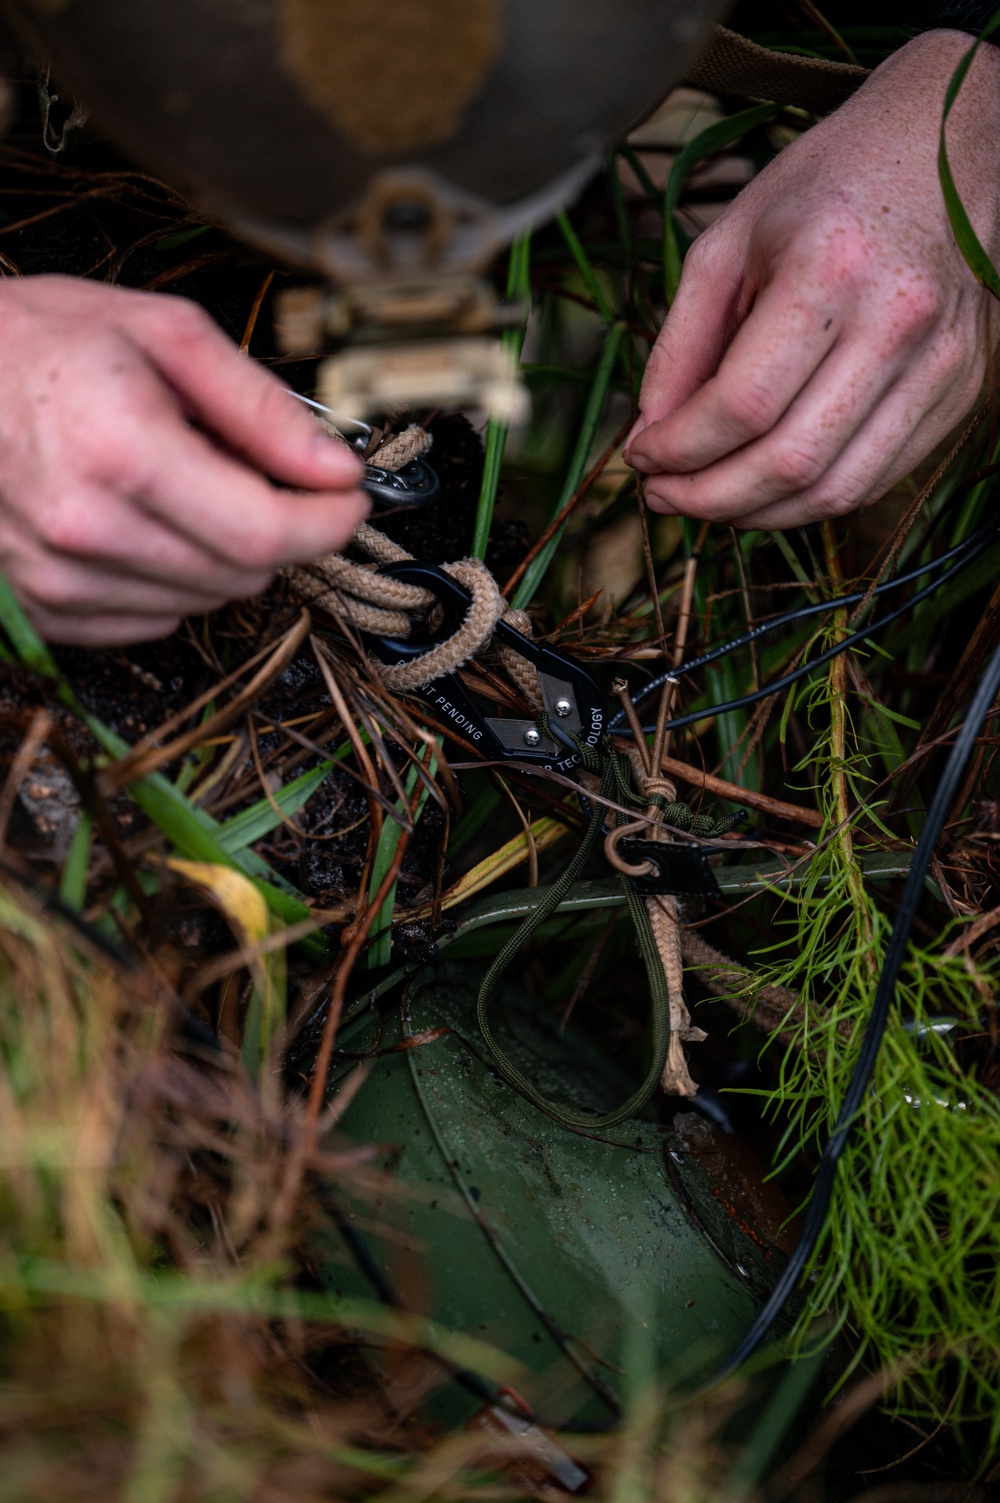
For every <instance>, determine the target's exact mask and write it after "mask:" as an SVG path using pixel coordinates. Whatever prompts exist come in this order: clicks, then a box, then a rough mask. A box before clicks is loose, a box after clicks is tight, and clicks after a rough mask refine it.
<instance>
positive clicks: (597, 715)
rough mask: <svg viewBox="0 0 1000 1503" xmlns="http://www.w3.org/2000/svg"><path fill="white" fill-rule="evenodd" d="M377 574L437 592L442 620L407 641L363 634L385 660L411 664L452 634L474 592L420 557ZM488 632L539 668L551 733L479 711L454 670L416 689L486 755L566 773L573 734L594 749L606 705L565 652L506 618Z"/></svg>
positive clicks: (571, 763) (575, 754) (575, 759)
mask: <svg viewBox="0 0 1000 1503" xmlns="http://www.w3.org/2000/svg"><path fill="white" fill-rule="evenodd" d="M378 572H379V573H380V574H387V575H388V576H389V577H390V578H392V579H398V580H401V581H403V582H404V583H406V584H418V585H423V586H424V588H425V589H428V590H431V591H432V592H433V593H434V595H436V597H437V599H438V602H439V604H440V606H441V611H442V619H441V623H440V625H439V626H438V628H437V629H436V630H435V631H434V632H432V633H424V634H421V635H419V636H418V635H416V634H414V635H413V636H411V637H407V638H406V639H405V640H404V639H402V638H398V637H383V636H377V635H374V634H371V633H365V640H366V642H367V643H368V645H369V646H370V647H371V648H372V650H373V651H374V653H375V655H376V656H377V657H378V658H380V659H381V661H382V662H383V663H385V664H387V665H389V666H392V665H394V664H396V663H407V662H412V661H413V659H414V658H420V657H422V656H423V655H424V653H426V652H428V651H429V650H430V648H432V647H436V646H437V645H438V643H439V642H446V641H447V640H448V638H449V637H452V636H454V634H455V632H456V631H457V629H458V627H459V626H460V625H461V623H462V621H463V620H464V619H465V616H466V614H467V612H468V610H469V607H470V605H471V604H472V596H471V595H470V594H469V592H468V590H466V589H465V588H464V587H463V586H462V585H460V584H459V583H458V581H457V580H456V579H452V577H451V575H450V574H446V573H445V572H444V570H443V569H439V568H438V567H437V566H436V565H435V564H428V563H424V562H423V561H422V560H420V559H412V560H409V561H407V562H404V563H399V564H386V565H384V566H383V567H382V568H381V569H380V570H379V571H378ZM494 636H495V637H496V638H497V639H498V640H499V641H501V642H502V643H503V645H504V646H505V647H508V648H510V649H511V651H513V652H516V653H517V654H518V656H519V657H522V658H524V659H525V661H526V662H529V663H531V664H532V665H533V667H534V668H536V669H537V671H538V682H539V687H540V689H541V695H542V702H543V704H544V707H545V712H546V714H547V716H548V719H549V724H550V725H551V726H553V727H555V728H557V730H556V735H555V736H554V737H551V738H550V737H548V736H546V735H545V734H544V733H543V731H541V730H540V729H539V727H538V726H537V725H536V724H535V721H534V720H522V719H509V718H504V717H503V716H496V715H486V714H484V713H483V711H482V710H481V709H480V707H479V706H478V705H477V704H476V701H475V700H474V699H473V697H472V695H471V694H470V693H469V691H468V689H467V688H466V687H465V685H464V684H463V683H462V681H461V679H460V678H459V676H458V674H457V673H449V674H445V675H444V677H442V678H437V679H434V681H433V682H432V683H429V684H426V685H425V686H424V687H423V688H422V689H419V690H417V691H416V692H417V693H418V694H419V696H420V698H421V699H423V700H425V701H426V702H427V704H429V705H431V706H432V707H433V708H434V709H435V710H436V711H437V714H438V716H439V717H440V718H441V719H442V720H444V721H445V722H446V723H447V724H450V725H452V726H454V728H455V732H456V734H457V735H458V736H460V737H461V738H462V739H464V740H466V741H471V742H472V743H473V744H474V745H475V746H476V747H477V748H478V749H479V750H480V751H481V752H482V753H483V755H484V756H485V757H486V758H487V759H488V760H490V761H514V760H516V761H518V762H527V763H529V764H530V765H532V766H536V767H542V768H546V769H547V770H550V771H556V772H562V773H566V772H571V771H572V770H573V769H574V768H575V767H576V766H578V764H579V762H580V753H579V751H578V750H577V747H576V744H575V741H574V739H573V738H574V737H575V738H576V740H579V741H580V742H582V743H583V744H584V745H586V746H593V747H596V746H597V745H598V744H599V743H600V740H601V737H602V736H603V735H604V729H605V726H606V725H607V707H606V705H605V701H604V695H603V694H602V692H601V689H600V687H599V685H598V684H597V683H596V682H595V681H594V679H593V678H591V676H590V674H589V673H588V672H587V670H586V669H585V668H583V667H582V666H581V665H580V664H579V663H578V662H577V661H576V659H575V658H572V657H570V655H569V654H568V653H565V652H560V651H559V650H558V649H557V648H555V647H548V646H546V645H545V644H544V643H542V642H533V641H532V640H531V638H530V637H526V636H524V634H523V633H522V632H519V631H517V630H515V628H514V627H513V626H510V625H509V624H508V623H507V622H506V621H498V622H497V625H496V629H495V632H494Z"/></svg>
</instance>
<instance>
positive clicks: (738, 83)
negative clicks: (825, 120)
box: [685, 26, 868, 115]
mask: <svg viewBox="0 0 1000 1503" xmlns="http://www.w3.org/2000/svg"><path fill="white" fill-rule="evenodd" d="M685 76H686V81H687V82H688V83H690V84H694V85H695V87H696V88H699V89H705V90H706V91H707V92H708V93H709V94H740V95H742V96H743V97H744V98H746V99H761V100H768V99H773V100H774V101H775V103H776V104H793V105H796V106H797V107H798V108H799V109H802V110H808V111H809V112H810V113H811V114H814V115H825V114H826V113H827V112H828V111H829V110H834V109H836V108H837V105H838V104H843V102H844V100H845V99H847V98H849V97H850V95H851V94H853V93H854V91H855V89H859V88H860V87H861V85H862V84H863V83H864V81H865V79H866V78H867V77H868V69H867V68H856V67H854V66H853V64H851V63H832V62H828V61H827V60H826V58H819V57H798V56H797V55H796V54H795V53H792V52H774V51H772V50H771V48H770V47H761V46H760V45H759V44H758V43H757V42H751V41H750V40H749V39H748V38H747V37H741V36H740V35H739V33H738V32H735V31H730V30H729V28H728V26H715V27H713V29H712V35H711V39H710V41H709V43H708V46H707V47H706V48H705V50H704V51H703V52H701V53H700V54H699V55H698V57H696V58H695V60H694V62H693V63H691V64H690V65H689V67H688V69H687V73H686V75H685Z"/></svg>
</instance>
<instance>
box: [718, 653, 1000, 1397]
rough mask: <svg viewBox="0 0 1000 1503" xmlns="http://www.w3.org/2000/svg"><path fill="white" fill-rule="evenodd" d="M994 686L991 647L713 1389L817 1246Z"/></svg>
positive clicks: (748, 1347) (780, 1306) (766, 1325)
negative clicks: (792, 1235) (797, 1210)
mask: <svg viewBox="0 0 1000 1503" xmlns="http://www.w3.org/2000/svg"><path fill="white" fill-rule="evenodd" d="M998 689H1000V647H998V648H997V649H996V651H995V652H994V653H993V656H992V657H991V658H990V661H989V664H988V666H987V668H986V671H985V673H984V674H983V677H982V679H981V680H980V682H979V687H978V689H977V690H976V693H975V695H974V696H973V699H972V703H971V704H970V705H969V710H968V714H967V715H966V718H965V723H964V724H963V725H962V727H961V729H960V730H959V732H958V735H957V736H956V738H955V744H954V746H953V747H952V749H951V751H950V753H949V754H948V761H947V763H946V764H945V768H944V771H943V773H942V775H941V778H940V781H939V782H938V785H937V788H936V790H935V793H934V797H933V799H932V800H931V805H930V808H929V809H928V811H927V818H926V820H925V821H924V828H923V830H922V832H921V835H920V840H919V841H918V843H917V848H916V850H915V851H914V853H913V861H912V863H911V865H910V870H909V873H908V875H907V878H906V885H905V886H904V888H903V895H902V898H901V900H900V904H899V910H898V912H897V914H896V920H895V923H894V924H893V926H892V933H891V934H890V936H889V943H888V946H887V947H886V952H885V962H884V964H883V966H882V974H881V976H880V977H879V983H878V987H877V989H876V992H875V1000H874V1002H873V1003H872V1010H871V1016H870V1017H869V1019H868V1024H867V1026H866V1028H865V1033H864V1038H863V1039H862V1040H861V1050H860V1052H859V1054H858V1058H857V1063H856V1064H855V1066H854V1070H853V1073H852V1075H851V1079H850V1083H849V1084H848V1087H847V1091H846V1092H845V1094H844V1099H843V1102H842V1103H841V1107H840V1111H839V1112H838V1114H837V1120H836V1122H835V1124H834V1128H833V1131H832V1133H831V1134H830V1136H829V1138H828V1139H827V1141H826V1144H825V1146H824V1148H823V1152H822V1155H821V1157H820V1163H819V1169H818V1170H817V1173H816V1181H815V1185H814V1188H813V1192H812V1195H811V1197H810V1199H809V1207H808V1210H807V1211H806V1217H805V1222H804V1224H803V1227H802V1233H801V1235H800V1237H799V1240H798V1242H797V1243H796V1245H795V1250H794V1252H793V1253H792V1254H791V1256H790V1257H789V1259H788V1262H787V1264H786V1265H785V1268H784V1270H783V1272H782V1274H781V1277H780V1278H779V1280H778V1282H777V1284H776V1285H775V1287H774V1290H773V1292H772V1293H771V1295H770V1297H769V1298H768V1300H767V1303H766V1304H765V1306H764V1308H763V1309H762V1310H761V1312H760V1314H759V1315H758V1316H757V1319H756V1320H755V1321H754V1323H753V1325H752V1326H751V1327H750V1329H749V1331H748V1332H747V1333H746V1335H745V1336H744V1337H743V1339H742V1341H741V1342H740V1343H739V1345H738V1346H736V1347H735V1348H734V1349H733V1351H732V1352H730V1354H729V1356H728V1357H727V1358H726V1360H725V1361H724V1362H723V1363H721V1364H720V1366H719V1367H718V1368H717V1369H716V1371H715V1372H714V1373H713V1374H712V1376H711V1378H710V1379H709V1380H708V1382H707V1383H706V1384H705V1385H704V1387H706V1388H708V1387H714V1385H715V1384H716V1383H719V1382H721V1381H722V1379H724V1378H728V1377H729V1376H730V1374H732V1373H733V1372H735V1371H736V1369H737V1368H739V1367H741V1366H742V1365H743V1363H744V1362H746V1361H747V1359H748V1358H749V1357H751V1356H752V1355H753V1353H754V1352H755V1351H756V1350H757V1348H758V1347H759V1346H760V1344H761V1342H762V1341H763V1340H764V1337H765V1336H766V1335H767V1334H768V1332H769V1331H770V1329H771V1327H772V1326H773V1325H774V1323H775V1321H776V1320H777V1319H778V1317H779V1316H780V1315H781V1313H782V1311H783V1310H784V1307H785V1304H786V1302H787V1300H788V1298H789V1296H790V1295H791V1294H792V1292H793V1290H794V1289H795V1286H796V1284H797V1283H798V1282H799V1279H800V1277H801V1276H802V1274H803V1272H804V1271H805V1269H806V1266H807V1265H808V1263H809V1260H810V1258H811V1257H812V1255H813V1252H814V1251H815V1249H816V1245H817V1243H818V1241H819V1238H820V1234H821V1232H822V1230H823V1226H824V1224H825V1222H826V1217H827V1212H828V1211H829V1209H830V1201H831V1198H832V1196H833V1188H834V1181H835V1177H836V1172H837V1163H838V1161H839V1159H840V1156H841V1154H842V1153H843V1152H844V1149H845V1148H846V1147H847V1144H848V1141H849V1139H850V1135H851V1130H852V1128H853V1126H854V1122H855V1118H856V1115H857V1112H858V1109H859V1107H860V1106H861V1103H862V1101H863V1100H864V1097H865V1094H866V1092H867V1090H868V1087H869V1084H870V1082H871V1077H872V1071H873V1069H874V1067H875V1061H876V1059H877V1058H878V1052H879V1047H880V1045H881V1043H882V1038H883V1035H884V1033H885V1028H886V1023H887V1022H888V1018H889V1009H890V1007H891V1005H892V1001H893V998H894V996H895V993H896V982H897V981H898V979H899V973H900V970H901V969H902V965H903V961H904V959H905V957H906V947H907V944H908V942H909V938H910V931H911V929H912V928H913V921H914V918H915V917H916V913H917V907H918V905H919V903H920V898H921V894H922V892H923V886H924V879H925V877H926V875H927V869H928V867H929V866H930V864H931V861H932V859H933V856H934V850H935V847H936V845H937V843H938V839H939V838H940V835H941V830H942V828H943V827H944V822H945V820H946V819H947V817H948V810H949V809H950V808H951V805H952V801H953V800H954V798H955V795H956V793H957V792H958V787H959V783H960V781H961V778H962V775H963V774H964V772H965V767H966V764H967V762H968V761H969V758H970V757H971V755H972V751H973V748H974V747H975V744H976V738H977V736H978V735H979V732H980V730H981V728H982V725H983V722H984V721H985V719H986V717H987V715H988V714H989V711H990V707H991V705H992V704H993V700H994V699H995V697H996V694H997V691H998Z"/></svg>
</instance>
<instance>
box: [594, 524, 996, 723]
mask: <svg viewBox="0 0 1000 1503" xmlns="http://www.w3.org/2000/svg"><path fill="white" fill-rule="evenodd" d="M998 536H1000V533H998V531H997V524H996V522H994V521H991V522H987V523H986V524H985V525H984V526H983V527H980V528H979V529H978V530H977V531H976V532H974V533H972V535H971V536H970V537H967V538H966V539H965V541H964V543H956V545H955V547H954V548H949V550H948V552H947V553H942V555H941V557H940V558H936V559H932V560H931V561H930V562H929V563H926V564H921V565H920V566H919V567H918V568H916V569H910V570H909V571H908V572H907V573H906V574H898V575H896V576H895V577H894V578H893V579H889V580H886V581H885V583H884V584H880V585H877V586H876V587H875V589H874V590H873V591H872V597H873V598H874V597H875V596H881V595H886V594H888V593H889V592H890V590H898V589H899V588H900V587H901V586H902V585H905V584H910V583H911V582H912V581H913V580H914V579H919V578H921V576H922V575H924V574H929V573H931V572H932V571H937V570H938V569H941V568H943V567H944V565H945V564H947V563H950V562H951V560H952V559H953V558H958V557H959V556H960V555H964V554H966V553H968V554H969V556H968V558H965V559H963V566H964V564H968V563H971V562H972V561H973V559H974V558H978V557H979V555H980V553H982V552H984V546H983V545H984V543H985V546H986V547H988V546H989V544H990V543H991V542H993V540H994V539H995V538H996V537H998ZM939 582H940V581H939ZM867 593H868V591H867V590H854V591H852V593H851V594H850V595H839V596H837V597H836V598H835V599H833V600H817V601H815V602H813V603H811V604H810V605H802V606H798V607H796V609H795V610H793V611H785V612H784V613H783V614H782V615H780V616H773V617H772V618H771V620H770V621H763V622H761V623H760V625H759V626H753V627H751V628H750V630H749V631H747V632H744V633H743V635H742V636H739V637H733V638H731V640H730V641H728V642H723V643H721V644H720V645H719V646H718V647H713V648H711V649H710V650H709V651H708V652H704V653H702V654H701V656H700V657H697V658H692V659H691V661H690V662H688V663H682V664H681V665H680V667H679V668H677V669H675V670H674V672H673V675H672V676H673V677H674V678H680V677H683V676H685V675H687V674H689V673H695V672H696V671H697V670H698V669H699V668H704V667H705V666H706V665H707V664H709V663H714V662H716V661H717V660H718V659H719V658H723V657H728V655H729V653H731V652H736V651H738V650H739V648H741V647H747V646H749V644H750V643H751V642H756V641H757V640H758V638H760V637H765V636H767V634H768V633H769V632H772V631H777V630H778V629H779V628H780V627H782V626H792V625H794V624H795V623H796V622H797V621H805V620H807V619H808V618H809V617H810V616H820V615H824V614H825V613H826V612H828V611H836V610H841V609H846V607H847V606H850V605H857V604H858V603H859V602H860V601H862V600H864V598H865V596H866V595H867ZM910 604H911V605H912V604H913V602H912V601H911V602H910ZM665 681H666V676H665V675H661V676H660V677H659V678H658V679H654V680H653V682H652V683H650V684H647V685H645V687H644V688H643V689H642V690H641V691H640V692H639V694H638V695H637V696H636V698H637V699H643V698H644V697H645V696H646V695H647V694H650V693H652V692H653V690H654V688H659V687H660V686H661V685H662V684H663V683H664V682H665ZM621 713H622V712H620V713H619V715H618V716H616V720H619V719H620V718H621Z"/></svg>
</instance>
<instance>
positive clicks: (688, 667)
mask: <svg viewBox="0 0 1000 1503" xmlns="http://www.w3.org/2000/svg"><path fill="white" fill-rule="evenodd" d="M991 533H992V535H993V537H995V536H996V535H997V534H996V530H995V528H991ZM970 541H971V540H970ZM991 542H992V537H988V538H983V539H981V541H979V542H978V543H977V544H976V546H975V547H974V548H972V549H971V550H970V551H969V552H968V553H967V554H965V556H964V557H962V558H960V559H959V560H958V562H957V563H955V564H953V565H952V567H951V568H950V569H947V570H946V571H945V572H944V574H941V575H939V576H938V577H937V578H936V579H933V580H932V581H931V583H930V584H928V585H925V586H924V588H923V589H922V590H918V591H917V593H916V594H915V595H911V597H910V599H909V600H906V601H904V602H903V604H902V605H899V606H897V607H896V609H895V610H893V611H889V612H888V614H887V615H885V616H880V617H879V619H878V620H877V621H872V622H870V623H869V624H868V625H867V626H864V627H862V628H861V629H860V631H856V632H852V634H851V635H850V636H849V637H845V638H844V639H843V641H841V642H838V643H836V645H835V646H833V647H828V648H827V649H826V651H825V652H821V653H820V654H819V656H818V657H815V658H810V659H809V661H808V663H803V664H802V665H801V667H799V668H795V669H793V670H792V672H791V673H786V674H785V675H784V676H783V677H782V678H778V679H774V680H773V681H772V682H771V683H769V684H765V685H764V686H763V687H762V688H760V689H755V690H753V692H752V693H750V694H744V695H742V696H741V697H740V698H739V699H727V700H725V701H724V702H723V703H722V704H716V705H706V706H704V707H703V708H702V709H700V710H692V711H691V713H690V714H688V715H677V716H675V717H674V718H673V719H672V720H668V721H667V726H666V728H667V730H679V729H680V728H681V727H682V726H686V725H694V724H695V723H696V722H697V721H699V720H704V719H705V718H706V717H707V716H709V715H722V714H725V713H726V712H727V711H729V710H744V709H747V708H748V707H749V706H750V705H755V704H758V703H759V702H760V701H761V700H762V699H769V698H770V696H771V695H772V694H779V693H780V692H781V690H782V689H787V688H788V687H789V686H790V685H791V684H795V683H798V681H799V679H802V678H805V677H806V676H807V674H810V673H812V671H813V669H814V668H821V667H822V666H823V664H824V663H828V662H829V661H830V659H831V658H835V657H837V656H838V655H839V654H840V653H842V652H847V651H848V649H849V648H851V647H856V646H857V645H858V643H860V642H864V641H865V640H866V639H867V638H869V637H872V636H874V635H875V633H876V632H879V631H882V630H883V628H884V627H886V626H889V625H890V624H891V623H892V622H893V621H897V620H898V619H899V617H900V616H903V615H905V614H906V612H907V611H908V610H910V609H912V607H913V606H915V605H919V604H920V602H921V601H922V600H926V599H927V598H928V596H930V595H933V594H934V593H935V591H937V590H939V589H940V588H941V586H942V585H945V584H947V583H948V581H949V580H951V579H954V578H955V576H956V575H957V574H960V573H961V572H962V570H963V569H966V568H968V566H969V564H971V563H972V562H973V560H974V559H976V558H978V557H979V555H980V554H981V553H984V552H985V551H986V549H987V548H988V547H989V546H990V543H991ZM920 572H921V573H926V572H927V571H926V569H924V570H921V571H920ZM845 598H846V597H845ZM823 604H824V605H825V606H827V608H832V607H833V606H834V605H835V602H832V601H827V602H823ZM803 609H806V608H805V607H803ZM810 609H812V608H810ZM736 645H739V644H736ZM733 650H734V646H731V645H727V646H726V647H725V648H724V649H716V651H715V653H714V656H716V657H719V656H721V655H722V652H723V651H725V652H731V651H733ZM710 660H711V657H710V656H709V657H702V658H694V659H692V661H691V662H690V663H681V664H680V666H679V667H677V668H675V669H673V670H671V672H669V673H661V674H660V675H659V677H658V678H654V679H653V680H651V682H650V683H648V684H645V685H644V686H643V688H642V690H641V691H640V693H639V694H638V695H637V696H636V699H638V700H642V699H645V698H647V696H648V695H650V694H652V693H654V692H655V690H657V689H659V688H661V687H662V686H663V685H664V684H665V683H667V682H668V681H669V680H671V679H677V678H682V677H684V676H685V675H686V674H688V673H692V672H693V671H694V669H695V668H697V667H700V666H701V665H702V664H703V663H705V662H706V661H710ZM624 718H625V712H624V711H623V710H619V711H618V713H617V714H616V715H613V716H612V718H611V720H610V721H609V722H608V731H609V732H610V733H612V734H614V735H616V736H630V735H631V734H632V732H631V730H630V729H629V728H628V727H627V726H623V725H622V721H623V720H624ZM654 729H655V727H654V726H651V725H650V726H643V730H644V731H652V730H654Z"/></svg>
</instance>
